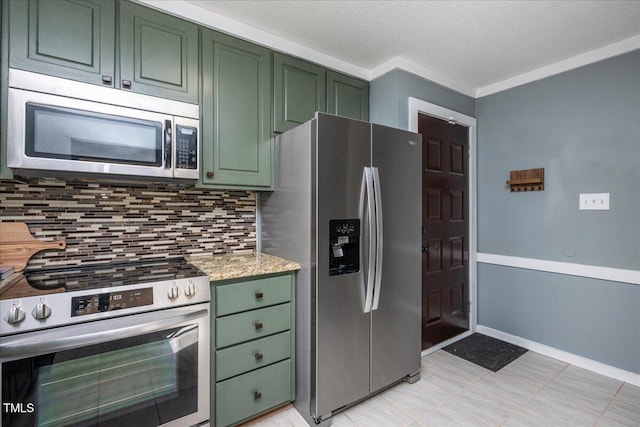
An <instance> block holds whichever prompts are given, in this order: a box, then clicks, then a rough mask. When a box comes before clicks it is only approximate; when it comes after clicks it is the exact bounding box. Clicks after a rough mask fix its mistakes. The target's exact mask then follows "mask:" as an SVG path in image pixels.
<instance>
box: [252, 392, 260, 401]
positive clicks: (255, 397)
mask: <svg viewBox="0 0 640 427" xmlns="http://www.w3.org/2000/svg"><path fill="white" fill-rule="evenodd" d="M261 397H262V393H260V392H259V391H254V392H253V400H258V399H260V398H261Z"/></svg>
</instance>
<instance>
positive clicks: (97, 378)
mask: <svg viewBox="0 0 640 427" xmlns="http://www.w3.org/2000/svg"><path fill="white" fill-rule="evenodd" d="M197 389H198V327H197V325H190V326H185V327H181V328H175V329H170V330H166V331H162V332H154V333H151V334H147V335H144V336H137V337H133V338H127V339H122V340H118V341H112V342H107V343H103V344H97V345H92V346H87V347H82V348H79V349H74V350H66V351H62V352H59V353H52V354H46V355H42V356H36V357H30V358H26V359H21V360H16V361H11V362H5V363H3V364H2V401H3V411H2V424H3V425H6V426H46V427H50V426H89V425H91V426H101V427H106V426H123V425H132V426H136V427H145V426H158V425H161V424H164V423H167V422H169V421H173V420H176V419H178V418H181V417H184V416H186V415H189V414H191V413H194V412H196V411H197V399H198V397H197V394H198V393H197V392H198V390H197ZM5 402H6V403H11V404H13V405H14V407H13V408H10V409H12V410H7V405H6V404H5ZM17 404H20V405H17ZM29 404H32V405H29ZM18 406H20V408H18ZM30 408H31V412H30V411H29V409H30ZM18 409H19V410H18Z"/></svg>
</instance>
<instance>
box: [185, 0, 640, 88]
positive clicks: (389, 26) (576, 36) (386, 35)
mask: <svg viewBox="0 0 640 427" xmlns="http://www.w3.org/2000/svg"><path fill="white" fill-rule="evenodd" d="M189 3H192V4H194V5H197V6H199V7H202V8H205V9H208V10H210V11H213V12H215V13H216V14H219V15H222V16H225V17H227V18H231V19H233V20H236V21H239V22H241V23H244V24H247V25H250V26H252V27H255V28H257V29H259V30H262V31H264V32H266V33H270V34H272V35H274V36H277V37H281V38H283V39H286V40H289V41H291V42H294V43H297V44H299V45H302V46H305V47H307V48H310V49H312V50H314V51H317V52H320V53H322V54H326V55H329V56H331V57H334V58H336V59H339V60H342V61H344V62H347V63H350V64H353V65H355V66H358V67H361V68H364V69H367V70H372V69H374V68H376V67H378V66H380V65H381V64H383V63H385V62H387V61H389V60H390V59H392V58H395V57H400V58H403V59H404V60H407V61H410V62H412V63H414V64H416V65H418V66H420V67H423V68H425V69H427V70H430V71H433V72H434V73H436V74H438V75H442V76H447V77H448V78H449V79H451V80H453V81H456V82H459V83H460V85H461V86H464V87H469V88H475V89H477V88H482V87H484V86H487V85H491V84H494V83H496V82H500V81H502V80H505V79H508V78H511V77H513V76H517V75H520V74H522V73H527V72H530V71H532V70H535V69H538V68H540V67H543V66H547V65H549V64H553V63H556V62H558V61H562V60H565V59H567V58H570V57H573V56H576V55H579V54H583V53H585V52H588V51H592V50H594V49H597V48H601V47H603V46H606V45H610V44H612V43H615V42H619V41H621V40H624V39H628V38H630V37H634V36H637V35H639V34H640V1H384V0H379V1H300V0H299V1H291V0H289V1H274V0H269V1H217V0H189Z"/></svg>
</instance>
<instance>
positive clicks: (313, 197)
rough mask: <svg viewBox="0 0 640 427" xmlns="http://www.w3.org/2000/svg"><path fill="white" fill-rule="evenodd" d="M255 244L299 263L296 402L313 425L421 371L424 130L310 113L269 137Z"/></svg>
mask: <svg viewBox="0 0 640 427" xmlns="http://www.w3.org/2000/svg"><path fill="white" fill-rule="evenodd" d="M275 153H276V154H275V157H276V158H275V191H273V192H272V193H263V194H261V195H260V213H261V224H260V229H261V231H260V234H261V244H262V248H261V249H262V251H263V252H265V253H269V254H273V255H276V256H280V257H284V258H287V259H291V260H295V261H297V262H299V263H300V265H301V267H302V268H301V270H300V271H299V272H298V273H297V275H296V296H295V297H296V324H295V330H296V335H295V336H296V362H295V363H296V400H295V402H294V404H295V406H296V408H297V410H298V412H300V414H301V415H302V416H303V417H304V418H305V419H306V420H307V422H308V423H309V424H310V425H313V424H316V425H317V424H321V425H330V424H331V416H332V414H334V413H336V412H337V411H338V410H340V409H342V408H344V407H346V406H349V405H351V404H353V403H355V402H357V401H360V400H362V399H364V398H366V397H367V396H369V395H371V394H373V393H376V392H378V391H380V390H383V389H384V388H386V387H387V386H389V385H391V384H393V383H395V382H397V381H400V380H403V379H404V380H406V381H409V382H414V381H417V380H418V379H419V369H420V322H421V271H422V269H421V230H422V228H421V212H422V202H421V200H422V195H421V188H422V173H421V165H422V142H421V136H420V135H419V134H415V133H411V132H406V131H402V130H398V129H393V128H389V127H385V126H379V125H375V124H371V123H367V122H362V121H358V120H351V119H346V118H342V117H337V116H332V115H327V114H321V113H317V114H316V116H315V118H314V119H312V120H310V121H309V122H307V123H304V124H302V125H300V126H298V127H296V128H294V129H292V130H290V131H288V132H286V133H284V134H282V135H279V136H278V137H277V138H276V150H275Z"/></svg>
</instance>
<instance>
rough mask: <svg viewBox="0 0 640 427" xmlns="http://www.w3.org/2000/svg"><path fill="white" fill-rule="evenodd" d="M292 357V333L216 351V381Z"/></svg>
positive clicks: (284, 333)
mask: <svg viewBox="0 0 640 427" xmlns="http://www.w3.org/2000/svg"><path fill="white" fill-rule="evenodd" d="M289 357H291V332H290V331H287V332H283V333H281V334H277V335H272V336H270V337H266V338H262V339H258V340H253V341H249V342H248V343H244V344H238V345H236V346H233V347H229V348H225V349H224V350H218V351H216V381H222V380H226V379H227V378H231V377H235V376H236V375H240V374H243V373H245V372H248V371H252V370H254V369H257V368H261V367H263V366H267V365H270V364H272V363H275V362H279V361H280V360H284V359H288V358H289Z"/></svg>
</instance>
